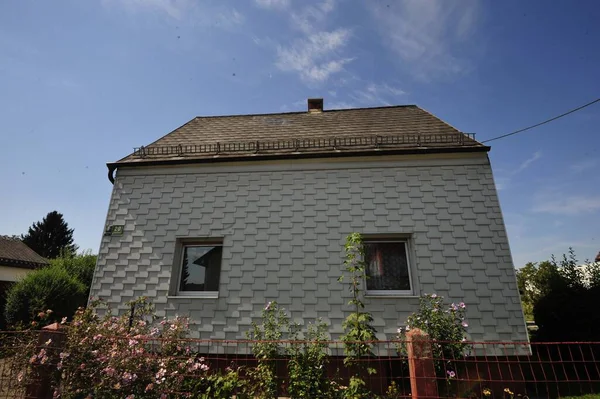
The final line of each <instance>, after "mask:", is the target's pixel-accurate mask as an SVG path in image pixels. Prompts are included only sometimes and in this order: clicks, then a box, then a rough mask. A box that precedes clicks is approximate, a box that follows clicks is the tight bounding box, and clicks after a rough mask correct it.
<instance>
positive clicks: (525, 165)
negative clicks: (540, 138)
mask: <svg viewBox="0 0 600 399" xmlns="http://www.w3.org/2000/svg"><path fill="white" fill-rule="evenodd" d="M541 157H542V152H541V151H536V152H534V153H533V155H532V156H531V158H529V159H526V160H525V161H524V162H523V163H522V164H521V165H519V167H518V168H517V169H516V170H515V171H514V172H513V173H512V174H513V175H516V174H517V173H521V172H522V171H524V170H525V169H527V168H528V167H529V166H530V165H531V164H532V163H534V162H535V161H537V160H538V159H540V158H541Z"/></svg>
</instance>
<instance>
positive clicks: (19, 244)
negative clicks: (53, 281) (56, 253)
mask: <svg viewBox="0 0 600 399" xmlns="http://www.w3.org/2000/svg"><path fill="white" fill-rule="evenodd" d="M48 264H49V263H48V260H46V258H43V257H42V256H40V255H38V254H37V252H35V251H34V250H33V249H31V248H29V247H28V246H27V245H25V243H24V242H23V241H21V240H17V239H14V238H11V237H8V236H0V266H14V267H21V268H25V269H35V268H38V267H43V266H47V265H48Z"/></svg>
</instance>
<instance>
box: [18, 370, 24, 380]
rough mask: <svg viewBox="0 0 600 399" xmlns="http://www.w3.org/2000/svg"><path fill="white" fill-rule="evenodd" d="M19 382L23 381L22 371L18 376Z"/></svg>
mask: <svg viewBox="0 0 600 399" xmlns="http://www.w3.org/2000/svg"><path fill="white" fill-rule="evenodd" d="M17 381H19V382H21V381H23V372H22V371H21V372H20V373H19V375H17Z"/></svg>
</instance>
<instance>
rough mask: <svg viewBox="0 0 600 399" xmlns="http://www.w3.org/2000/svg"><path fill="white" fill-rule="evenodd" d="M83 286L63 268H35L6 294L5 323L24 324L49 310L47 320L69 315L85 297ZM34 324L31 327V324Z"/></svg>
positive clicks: (28, 323)
mask: <svg viewBox="0 0 600 399" xmlns="http://www.w3.org/2000/svg"><path fill="white" fill-rule="evenodd" d="M86 292H87V287H85V286H84V285H83V284H82V283H81V282H79V281H78V280H77V279H76V278H75V277H74V276H72V275H71V274H69V273H68V272H67V271H66V270H65V269H62V268H59V267H48V268H44V269H39V270H35V271H33V272H31V273H29V274H28V275H26V276H25V277H24V278H23V280H21V281H19V282H17V283H16V284H14V285H13V286H12V287H11V288H10V290H9V291H8V293H7V296H6V307H5V311H4V315H5V317H6V321H7V323H8V324H9V325H12V326H16V325H18V324H21V325H22V326H27V325H30V323H32V320H33V319H34V317H35V316H36V315H37V314H39V313H41V312H44V311H46V310H47V309H52V310H53V311H54V312H53V317H52V319H51V320H50V322H51V321H56V320H60V319H61V318H62V317H70V316H72V315H73V313H75V311H76V310H77V308H78V307H79V306H82V305H84V304H85V302H86V300H87V295H86ZM34 327H35V326H34Z"/></svg>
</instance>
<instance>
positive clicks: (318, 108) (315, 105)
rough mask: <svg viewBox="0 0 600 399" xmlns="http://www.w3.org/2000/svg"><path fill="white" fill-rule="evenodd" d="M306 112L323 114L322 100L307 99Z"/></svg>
mask: <svg viewBox="0 0 600 399" xmlns="http://www.w3.org/2000/svg"><path fill="white" fill-rule="evenodd" d="M308 112H323V99H322V98H309V99H308Z"/></svg>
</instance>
